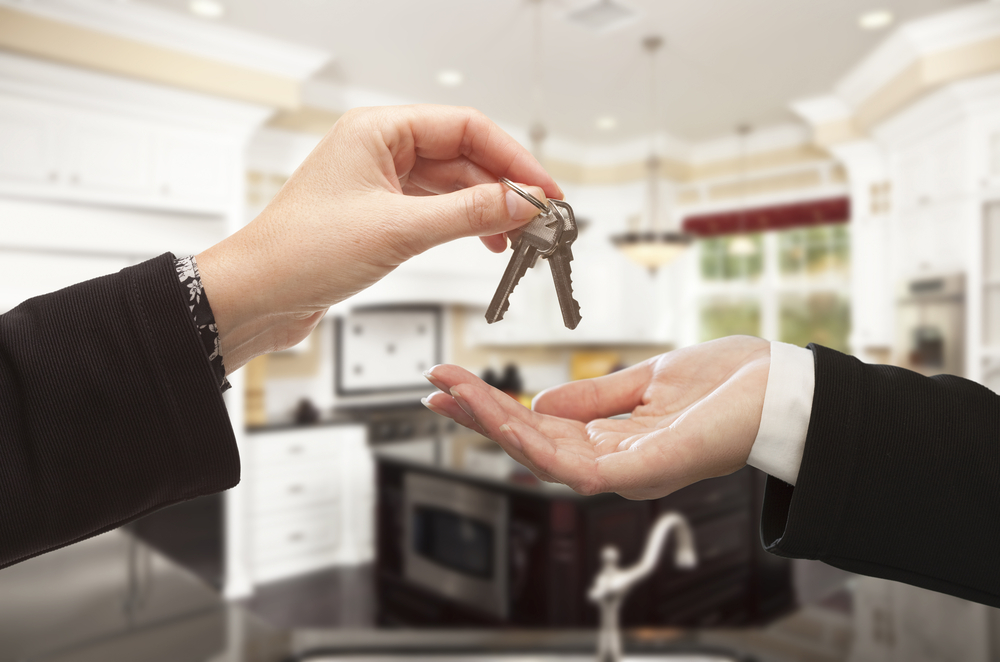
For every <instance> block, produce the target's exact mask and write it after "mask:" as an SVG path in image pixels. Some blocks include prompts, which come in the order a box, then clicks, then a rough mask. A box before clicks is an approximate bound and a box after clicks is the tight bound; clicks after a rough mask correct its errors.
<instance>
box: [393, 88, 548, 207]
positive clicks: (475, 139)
mask: <svg viewBox="0 0 1000 662" xmlns="http://www.w3.org/2000/svg"><path fill="white" fill-rule="evenodd" d="M398 110H401V111H402V113H403V115H402V116H401V117H399V119H398V121H394V122H393V125H394V126H395V128H396V129H398V130H399V134H398V135H396V136H390V135H388V134H387V135H386V139H387V140H386V144H387V145H388V146H389V148H390V150H392V151H393V153H394V154H395V153H396V151H397V149H399V148H403V147H404V146H405V145H406V143H408V142H409V140H407V137H409V138H410V140H412V143H411V144H412V146H413V149H414V151H415V152H416V155H417V156H420V157H423V158H426V159H435V160H445V159H454V158H457V157H459V156H464V157H466V158H467V159H469V160H470V161H472V162H473V163H475V164H477V165H479V166H482V167H483V168H485V169H486V170H489V171H490V172H491V173H493V174H494V175H496V176H497V177H506V178H508V179H510V180H512V181H515V182H521V183H523V184H529V185H531V186H538V187H540V188H541V189H542V190H543V191H545V195H546V196H547V197H550V198H557V199H562V197H563V193H562V190H561V189H560V188H559V185H558V184H556V182H555V180H554V179H552V177H551V176H550V175H549V173H547V172H545V169H544V168H543V167H542V165H541V164H540V163H539V162H538V161H537V160H536V159H535V157H534V156H532V155H531V152H529V151H528V150H527V149H525V147H524V146H523V145H521V144H520V143H519V142H517V141H516V140H514V139H513V138H512V137H510V135H508V134H507V132H506V131H504V130H503V129H501V128H500V127H499V126H497V125H496V124H495V123H493V121H492V120H490V119H489V118H488V117H486V115H484V114H482V113H481V112H479V111H478V110H475V109H474V108H459V107H454V106H433V105H419V106H406V107H405V108H402V109H398ZM405 134H409V136H406V135H405Z"/></svg>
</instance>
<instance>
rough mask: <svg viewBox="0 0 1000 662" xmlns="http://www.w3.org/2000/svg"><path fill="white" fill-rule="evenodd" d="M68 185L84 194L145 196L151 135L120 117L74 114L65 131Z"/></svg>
mask: <svg viewBox="0 0 1000 662" xmlns="http://www.w3.org/2000/svg"><path fill="white" fill-rule="evenodd" d="M64 137H65V148H66V151H65V165H66V171H67V173H68V179H69V185H70V186H71V187H72V188H73V189H74V190H78V191H81V192H87V193H98V194H100V193H117V194H123V193H124V194H133V195H148V194H150V193H151V192H152V190H153V182H152V145H151V143H152V140H151V138H152V134H151V130H150V129H149V128H148V127H146V126H144V125H141V124H138V123H134V122H128V121H126V120H121V119H112V118H108V117H96V116H75V117H73V118H72V119H71V120H70V121H69V123H68V126H67V129H66V132H65V136H64Z"/></svg>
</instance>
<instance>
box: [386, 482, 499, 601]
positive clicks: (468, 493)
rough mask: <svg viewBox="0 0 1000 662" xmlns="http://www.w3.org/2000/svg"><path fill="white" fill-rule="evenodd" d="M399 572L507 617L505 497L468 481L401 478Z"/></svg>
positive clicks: (439, 592) (455, 597)
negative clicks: (402, 535)
mask: <svg viewBox="0 0 1000 662" xmlns="http://www.w3.org/2000/svg"><path fill="white" fill-rule="evenodd" d="M403 494H404V497H403V498H404V513H405V515H404V532H405V544H404V551H403V574H404V576H405V577H406V579H407V580H409V581H410V582H412V583H414V584H417V585H419V586H423V587H424V588H427V589H429V590H431V591H434V592H435V593H438V594H440V595H444V596H446V597H449V598H451V599H453V600H455V601H457V602H461V603H464V604H467V605H470V606H472V607H475V608H477V609H479V610H481V611H484V612H486V613H489V614H494V615H496V616H499V617H500V618H507V611H508V599H507V566H508V563H507V529H508V526H507V519H508V513H507V499H506V497H505V496H504V495H503V494H501V493H499V492H493V491H490V490H485V489H481V488H478V487H476V486H474V485H469V484H468V483H463V482H459V481H456V480H449V479H447V478H442V477H437V476H430V475H426V474H422V473H412V472H411V473H408V474H406V476H405V478H404V488H403Z"/></svg>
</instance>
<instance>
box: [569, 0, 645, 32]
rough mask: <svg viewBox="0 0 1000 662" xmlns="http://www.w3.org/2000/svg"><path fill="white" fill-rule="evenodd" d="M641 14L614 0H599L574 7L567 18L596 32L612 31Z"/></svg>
mask: <svg viewBox="0 0 1000 662" xmlns="http://www.w3.org/2000/svg"><path fill="white" fill-rule="evenodd" d="M638 16H639V15H638V13H636V12H635V11H633V10H631V9H629V8H628V7H626V6H624V5H620V4H618V3H616V2H614V0H597V2H595V3H593V4H590V5H586V6H584V7H580V8H579V9H574V10H573V11H571V12H569V13H568V14H566V18H568V19H569V20H571V21H575V22H576V23H579V24H580V25H582V26H584V27H587V28H590V29H591V30H594V31H595V32H610V31H611V30H614V29H615V28H620V27H622V26H623V25H626V24H628V23H631V22H632V21H633V20H634V19H635V18H637V17H638Z"/></svg>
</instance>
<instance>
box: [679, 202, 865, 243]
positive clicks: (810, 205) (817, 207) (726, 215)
mask: <svg viewBox="0 0 1000 662" xmlns="http://www.w3.org/2000/svg"><path fill="white" fill-rule="evenodd" d="M850 218H851V200H850V198H847V197H842V198H826V199H823V200H810V201H808V202H793V203H790V204H784V205H772V206H770V207H748V208H746V209H742V210H738V211H725V212H718V213H714V214H698V215H696V216H688V217H687V218H685V219H684V231H685V232H688V233H690V234H694V235H698V236H700V237H712V236H716V235H722V234H737V233H742V232H762V231H764V230H786V229H788V228H798V227H805V226H809V225H825V224H828V223H847V222H848V221H849V220H850Z"/></svg>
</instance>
